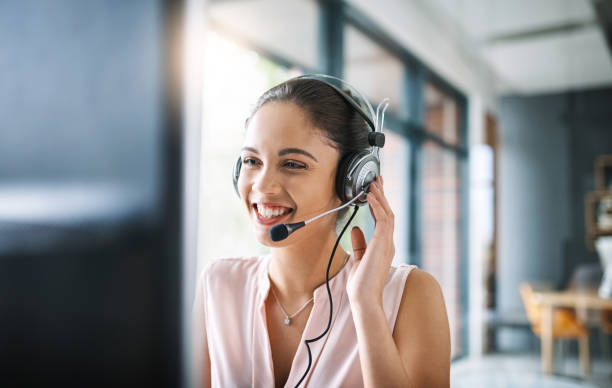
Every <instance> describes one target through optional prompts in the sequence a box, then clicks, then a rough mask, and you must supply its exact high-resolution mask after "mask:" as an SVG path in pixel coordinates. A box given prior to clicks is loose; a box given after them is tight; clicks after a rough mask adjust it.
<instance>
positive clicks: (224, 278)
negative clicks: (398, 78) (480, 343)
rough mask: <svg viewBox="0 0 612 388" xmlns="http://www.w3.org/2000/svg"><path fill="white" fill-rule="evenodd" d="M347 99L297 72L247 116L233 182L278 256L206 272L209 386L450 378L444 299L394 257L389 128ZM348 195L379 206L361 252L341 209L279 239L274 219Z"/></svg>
mask: <svg viewBox="0 0 612 388" xmlns="http://www.w3.org/2000/svg"><path fill="white" fill-rule="evenodd" d="M350 99H353V97H352V96H351V95H350V94H347V93H346V92H342V91H339V90H338V89H337V88H336V87H334V86H333V85H330V84H329V83H327V82H324V81H321V80H318V79H311V78H301V77H298V78H294V79H291V80H289V81H286V82H283V83H281V84H280V85H277V86H276V87H274V88H272V89H270V90H269V91H267V92H266V93H264V94H263V95H262V96H261V97H260V99H259V100H258V102H257V104H256V106H255V109H254V110H253V112H252V114H251V115H250V117H249V119H248V120H247V122H246V127H247V130H246V134H245V138H244V145H243V147H242V148H241V152H240V157H239V158H238V161H237V163H236V168H235V169H234V177H233V178H234V185H235V188H236V192H237V194H238V195H239V197H240V201H241V204H242V207H243V209H244V210H245V211H246V214H248V215H249V219H250V221H251V224H252V227H253V230H254V232H255V233H254V234H255V237H256V239H257V241H258V242H259V243H260V244H261V245H264V246H267V247H269V248H270V253H269V254H267V255H263V256H252V257H237V258H225V259H220V260H216V261H214V262H213V263H212V264H211V265H209V266H208V268H207V269H206V270H205V271H203V272H202V275H201V276H200V280H199V283H198V288H197V291H196V300H195V302H194V334H195V336H194V341H195V345H196V346H195V348H196V350H197V352H198V353H197V354H198V357H197V358H196V359H197V360H198V362H199V364H198V367H199V368H201V370H202V372H203V374H202V381H201V383H202V385H203V386H210V385H211V384H212V385H213V386H239V387H243V386H294V385H295V386H299V385H300V384H302V383H305V385H309V386H375V385H376V386H388V385H389V386H391V385H393V386H403V385H411V384H415V385H427V386H447V385H448V373H449V368H450V349H449V346H450V343H449V334H448V319H447V317H446V312H445V309H444V302H443V300H442V294H441V292H440V289H439V286H438V284H437V282H436V281H435V280H433V278H432V277H431V276H429V275H427V274H426V273H424V272H422V271H420V270H418V269H416V268H415V267H414V266H411V265H400V266H397V267H396V266H392V265H391V262H392V260H393V258H394V255H395V248H394V244H393V227H394V215H393V211H392V210H391V208H390V206H389V203H388V201H387V199H386V197H385V194H384V188H383V181H382V177H380V176H379V173H378V171H379V167H378V163H379V162H378V148H380V147H382V146H383V145H384V137H382V133H381V132H380V131H379V129H380V128H381V127H382V124H379V121H378V118H377V117H372V119H371V120H369V121H368V120H364V113H363V112H360V111H358V108H356V107H355V106H356V105H355V104H353V102H351V100H350ZM354 101H357V100H356V99H355V100H354ZM374 123H376V124H374ZM353 174H354V175H353ZM347 177H350V179H347ZM355 182H359V183H358V184H357V183H355ZM353 185H356V186H355V187H358V188H359V190H363V191H365V192H369V193H368V194H367V197H366V198H360V196H361V194H363V193H362V192H360V193H359V195H356V192H355V190H353V189H354V188H355V187H354V186H353ZM343 203H344V204H346V205H347V206H348V205H350V204H351V203H355V204H364V205H365V204H368V205H369V208H370V212H371V213H372V216H373V217H374V220H375V223H376V226H375V230H374V235H373V236H372V238H371V240H370V241H369V243H368V244H366V242H365V238H364V235H363V233H362V231H361V230H360V229H359V228H353V230H352V232H351V240H352V246H353V253H352V254H350V253H349V252H345V251H344V249H340V250H336V248H337V247H338V242H339V236H338V234H337V233H336V230H337V227H336V226H337V225H336V223H337V222H339V220H340V221H341V220H342V217H341V216H340V215H338V213H330V214H331V215H327V216H325V217H320V218H316V219H313V220H312V222H311V223H309V224H308V227H306V228H303V229H300V231H299V232H296V233H293V234H290V235H289V236H288V237H287V238H284V239H281V240H276V239H273V238H271V235H270V230H271V228H272V227H273V226H276V225H279V224H280V223H285V224H289V223H295V222H300V221H303V220H309V219H312V218H315V216H317V215H319V214H321V213H324V212H327V211H329V210H330V209H334V208H337V207H338V206H340V205H341V204H343ZM356 211H357V207H355V209H354V212H352V216H351V219H352V217H353V216H354V215H355V214H356ZM349 222H350V220H349ZM347 226H348V223H347V224H346V225H345V226H344V229H343V230H342V233H343V232H344V230H345V229H346V227H347ZM342 233H340V234H342ZM329 252H332V255H331V257H329ZM408 275H410V276H408ZM325 291H327V293H325Z"/></svg>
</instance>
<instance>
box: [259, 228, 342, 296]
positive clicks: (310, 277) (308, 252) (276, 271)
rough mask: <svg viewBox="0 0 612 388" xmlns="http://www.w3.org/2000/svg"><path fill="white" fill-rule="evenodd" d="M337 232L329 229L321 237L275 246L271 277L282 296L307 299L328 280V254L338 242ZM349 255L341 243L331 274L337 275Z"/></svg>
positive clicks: (271, 255) (330, 276) (271, 262)
mask: <svg viewBox="0 0 612 388" xmlns="http://www.w3.org/2000/svg"><path fill="white" fill-rule="evenodd" d="M337 238H338V236H336V234H335V233H333V232H332V233H329V229H328V233H326V234H325V235H323V236H321V237H320V238H316V239H312V238H309V239H304V240H303V241H301V242H299V243H296V244H292V245H291V246H287V247H281V248H273V249H272V251H271V254H270V267H269V277H270V281H271V282H272V283H273V285H271V286H273V287H275V288H276V289H277V290H278V292H280V294H281V295H282V296H281V295H279V296H280V297H281V299H289V300H292V301H300V300H307V299H308V298H310V297H311V296H312V295H313V293H314V290H315V289H316V288H317V287H319V286H321V285H322V284H324V283H325V273H326V271H327V264H328V262H329V256H330V255H331V251H332V249H333V247H334V244H335V242H336V239H337ZM313 240H314V241H313ZM346 257H347V253H346V252H345V251H344V249H342V246H341V245H340V244H338V248H336V252H335V255H334V259H333V261H332V265H331V268H330V271H329V278H330V279H331V278H332V277H333V276H334V275H336V274H337V273H338V272H339V271H340V269H342V266H343V265H344V261H345V259H346Z"/></svg>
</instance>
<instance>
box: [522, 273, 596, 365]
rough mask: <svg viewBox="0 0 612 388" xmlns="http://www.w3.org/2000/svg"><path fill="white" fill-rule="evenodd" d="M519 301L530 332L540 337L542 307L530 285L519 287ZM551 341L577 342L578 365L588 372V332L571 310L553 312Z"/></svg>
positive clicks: (525, 284)
mask: <svg viewBox="0 0 612 388" xmlns="http://www.w3.org/2000/svg"><path fill="white" fill-rule="evenodd" d="M520 292H521V299H522V300H523V305H524V306H525V311H526V312H527V319H528V320H529V323H530V324H531V330H532V331H533V332H534V334H535V335H537V336H538V337H541V335H542V307H541V306H540V305H539V304H538V303H537V301H536V299H535V297H534V294H533V288H532V287H531V285H530V284H527V283H524V284H521V286H520ZM552 332H553V339H561V338H562V339H570V338H575V339H577V340H578V352H579V357H580V365H581V367H582V371H583V372H584V374H585V375H588V374H589V371H590V360H589V331H588V329H587V328H586V327H585V326H584V325H583V324H582V323H580V322H579V321H578V319H577V318H576V314H575V313H574V312H573V311H572V310H571V309H560V308H557V309H555V310H554V311H553V330H552Z"/></svg>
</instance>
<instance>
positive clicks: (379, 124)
mask: <svg viewBox="0 0 612 388" xmlns="http://www.w3.org/2000/svg"><path fill="white" fill-rule="evenodd" d="M293 79H312V80H316V81H321V82H323V83H325V84H326V85H328V86H329V87H331V88H333V89H334V90H335V91H336V92H338V93H339V94H340V95H341V96H342V98H343V99H344V100H345V101H346V102H348V103H349V104H350V105H351V106H352V107H353V108H354V109H355V111H356V112H357V113H358V114H359V115H360V116H361V117H362V118H363V119H364V120H365V122H366V123H367V124H368V126H369V127H370V128H371V129H372V132H371V133H370V134H369V135H368V143H369V144H370V145H371V146H372V147H374V149H373V152H375V153H376V155H378V148H381V147H383V146H384V145H385V137H384V135H383V134H382V132H383V124H384V121H385V111H386V110H387V107H388V106H389V99H388V98H385V99H383V100H382V101H381V102H380V104H378V106H377V107H376V112H374V108H372V104H370V102H369V101H368V100H367V99H366V98H365V97H364V95H363V93H361V92H360V91H359V90H358V89H357V88H356V87H354V86H352V85H351V84H349V83H348V82H346V81H344V80H343V79H340V78H338V77H334V76H331V75H327V74H304V75H300V76H298V77H295V78H293ZM327 80H332V81H336V82H339V83H341V85H342V87H345V88H346V89H348V90H349V91H350V92H351V93H352V94H353V95H355V96H356V97H357V98H359V99H360V101H361V102H362V104H363V105H365V106H366V108H367V109H368V111H369V113H370V116H368V114H367V113H366V112H365V111H364V108H363V107H362V106H361V105H360V104H358V103H357V101H355V100H354V99H353V98H351V96H349V95H347V93H346V92H345V91H344V90H342V89H340V88H339V87H337V86H336V85H334V84H333V83H331V82H329V81H327ZM380 113H382V116H381V117H380V120H379V114H380Z"/></svg>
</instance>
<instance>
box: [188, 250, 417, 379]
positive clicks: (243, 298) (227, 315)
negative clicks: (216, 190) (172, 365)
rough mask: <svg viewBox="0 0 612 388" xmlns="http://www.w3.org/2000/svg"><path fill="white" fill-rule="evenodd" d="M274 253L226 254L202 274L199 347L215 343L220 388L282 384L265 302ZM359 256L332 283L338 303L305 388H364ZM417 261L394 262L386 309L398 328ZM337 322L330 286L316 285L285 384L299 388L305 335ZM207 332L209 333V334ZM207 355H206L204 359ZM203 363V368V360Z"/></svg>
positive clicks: (212, 352) (196, 309)
mask: <svg viewBox="0 0 612 388" xmlns="http://www.w3.org/2000/svg"><path fill="white" fill-rule="evenodd" d="M269 260H270V257H269V255H266V256H261V257H249V258H224V259H218V260H215V261H214V262H212V263H211V264H210V265H209V266H208V267H207V269H206V270H204V271H202V274H201V275H200V277H199V280H198V285H197V289H196V298H195V302H194V306H193V313H194V320H193V324H194V327H193V330H194V341H195V343H194V348H196V349H201V348H202V344H201V343H198V341H207V342H206V345H207V347H208V353H209V357H210V366H211V371H210V373H211V383H212V386H213V387H274V372H273V363H272V353H271V350H270V341H269V337H268V329H267V325H266V311H265V306H264V301H265V300H266V298H267V296H268V291H269V290H270V279H269V277H268V263H269ZM352 265H353V257H352V255H351V257H350V258H349V260H348V262H347V263H346V265H345V266H344V267H343V268H342V269H341V270H340V271H339V272H338V273H337V274H336V276H334V277H333V278H331V279H330V281H329V286H330V290H331V294H332V298H333V303H334V311H333V315H332V324H331V327H330V330H329V331H328V333H327V334H326V335H325V336H324V337H323V338H321V339H320V340H319V341H316V342H314V343H311V344H310V349H311V352H312V366H311V368H310V371H309V372H308V375H307V376H306V379H305V380H304V382H302V385H301V386H302V387H306V386H309V387H361V386H363V378H362V375H361V365H360V363H359V352H358V344H357V332H356V330H355V325H354V323H353V317H352V314H351V307H350V304H349V301H348V295H347V293H346V283H347V280H348V273H349V271H350V268H351V266H352ZM413 268H415V266H414V265H406V264H403V265H400V266H398V267H395V266H391V268H390V270H389V276H388V277H387V283H386V285H385V289H384V291H383V309H384V311H385V315H386V317H387V323H388V325H389V329H390V330H391V332H393V328H394V326H395V319H396V317H397V312H398V309H399V305H400V302H401V299H402V294H403V291H404V285H405V283H406V277H407V276H408V274H409V273H410V271H411V270H412V269H413ZM328 319H329V300H328V297H327V291H326V288H325V284H322V285H321V286H319V287H318V288H317V289H315V290H314V305H313V308H312V310H311V313H310V316H309V318H308V321H307V323H306V327H305V328H304V332H303V333H302V339H301V340H300V345H299V346H298V348H297V351H296V354H295V357H294V359H293V362H292V364H291V371H290V373H289V377H288V379H287V382H286V384H285V386H286V387H294V386H295V384H297V382H298V381H299V379H300V378H301V377H302V375H303V373H304V371H305V370H306V368H307V366H308V353H307V349H306V345H305V344H304V340H305V339H309V338H314V337H317V336H319V335H320V334H321V333H322V332H323V330H325V327H326V326H327V321H328ZM203 328H205V329H206V336H207V338H206V339H204V337H203V335H202V333H203V330H202V329H203ZM199 359H201V358H199ZM195 367H196V368H201V367H200V366H198V365H196V366H195Z"/></svg>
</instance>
